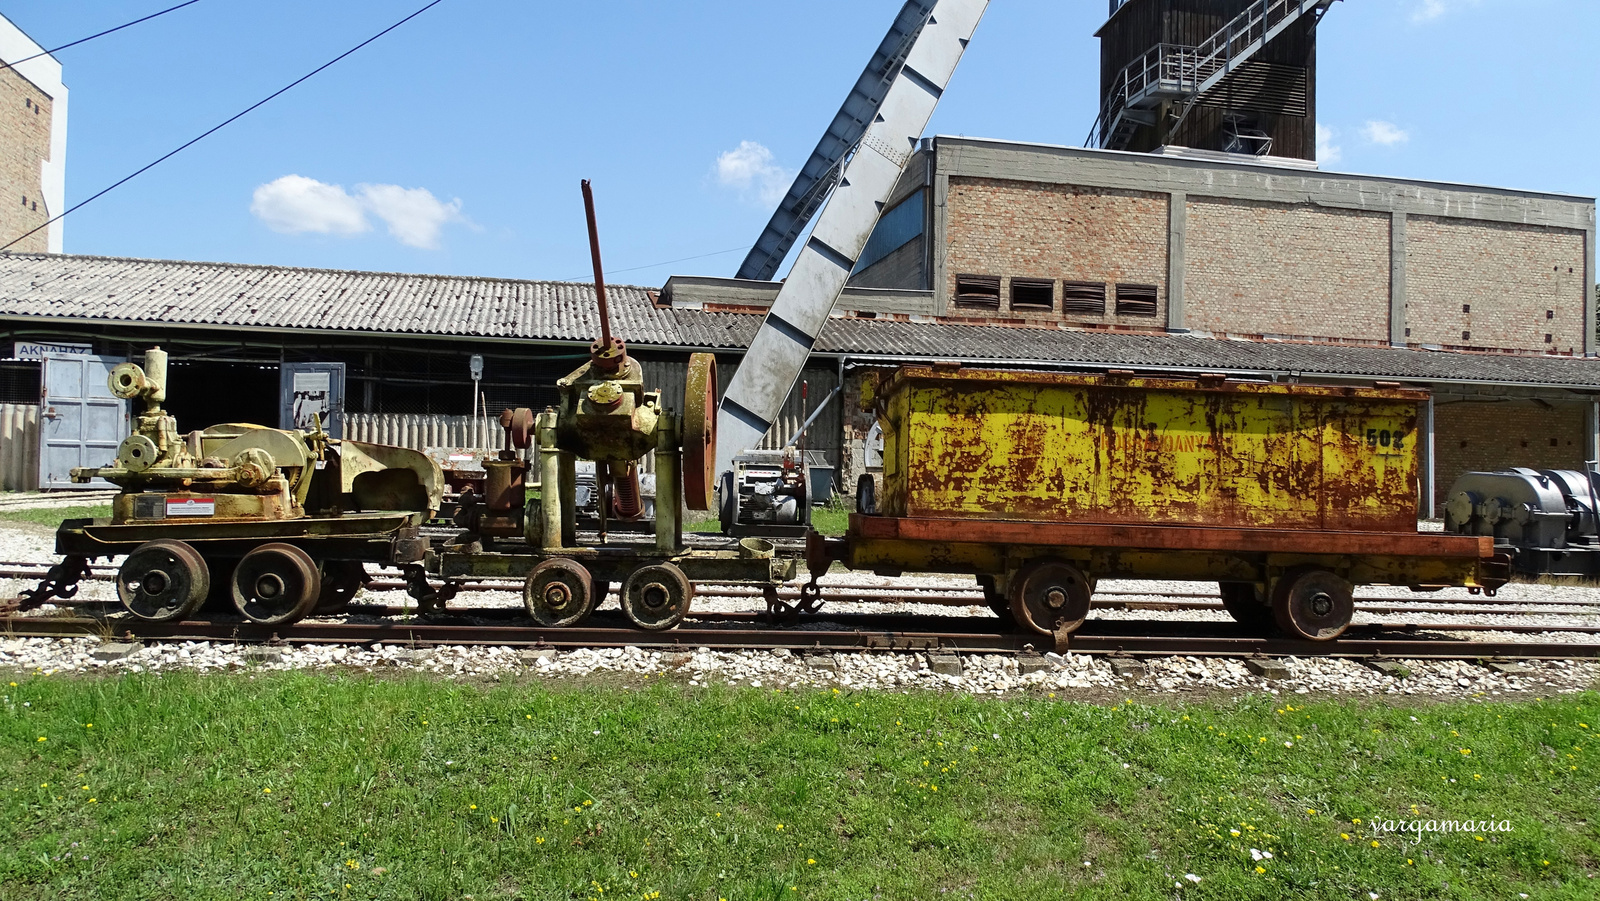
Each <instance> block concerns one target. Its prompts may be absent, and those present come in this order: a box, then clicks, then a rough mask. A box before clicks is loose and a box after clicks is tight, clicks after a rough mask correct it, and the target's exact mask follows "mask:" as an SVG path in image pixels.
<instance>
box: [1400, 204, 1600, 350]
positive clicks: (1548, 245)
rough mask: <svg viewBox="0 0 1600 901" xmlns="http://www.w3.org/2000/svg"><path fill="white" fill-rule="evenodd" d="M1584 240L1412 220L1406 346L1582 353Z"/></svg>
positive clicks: (1528, 229)
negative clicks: (1430, 345) (1440, 345)
mask: <svg viewBox="0 0 1600 901" xmlns="http://www.w3.org/2000/svg"><path fill="white" fill-rule="evenodd" d="M1583 240H1584V238H1583V233H1581V232H1577V231H1569V230H1567V229H1557V228H1546V227H1541V226H1534V225H1512V224H1501V223H1496V222H1479V221H1462V220H1459V219H1440V218H1434V217H1431V216H1413V217H1411V218H1410V219H1409V220H1408V221H1407V223H1406V325H1407V328H1409V329H1410V335H1409V336H1408V339H1407V340H1408V343H1414V344H1442V345H1447V346H1453V347H1488V348H1498V349H1504V350H1532V351H1556V352H1559V353H1573V352H1577V353H1582V352H1583V328H1584V326H1583V293H1584V271H1583V264H1582V262H1581V261H1582V260H1583V257H1584V247H1583ZM1575 261H1576V265H1575ZM1547 335H1548V336H1549V339H1548V340H1546V336H1547Z"/></svg>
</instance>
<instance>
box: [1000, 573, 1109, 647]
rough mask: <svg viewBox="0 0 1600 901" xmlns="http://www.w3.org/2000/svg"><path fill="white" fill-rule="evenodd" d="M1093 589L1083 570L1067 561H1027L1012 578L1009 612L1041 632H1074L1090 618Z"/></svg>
mask: <svg viewBox="0 0 1600 901" xmlns="http://www.w3.org/2000/svg"><path fill="white" fill-rule="evenodd" d="M1093 593H1094V589H1093V588H1092V587H1091V586H1090V585H1089V580H1088V579H1087V578H1086V577H1085V576H1084V574H1083V572H1082V571H1081V570H1079V569H1078V568H1077V567H1075V566H1073V565H1072V564H1070V563H1063V562H1060V561H1057V560H1045V561H1039V562H1035V563H1030V564H1028V565H1027V566H1024V567H1023V568H1022V570H1021V571H1020V572H1018V573H1017V575H1016V577H1015V578H1013V579H1012V580H1011V590H1010V592H1009V595H1010V601H1011V615H1012V616H1014V617H1016V619H1017V622H1019V623H1021V624H1022V625H1024V626H1026V627H1028V628H1029V629H1032V630H1033V631H1035V632H1038V633H1040V634H1041V635H1054V634H1056V633H1057V632H1068V633H1071V632H1076V631H1077V630H1078V627H1079V626H1082V625H1083V621H1084V620H1086V619H1088V618H1089V599H1090V595H1092V594H1093Z"/></svg>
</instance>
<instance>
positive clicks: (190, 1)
mask: <svg viewBox="0 0 1600 901" xmlns="http://www.w3.org/2000/svg"><path fill="white" fill-rule="evenodd" d="M199 2H200V0H185V2H183V3H179V4H178V5H177V6H171V7H168V8H166V9H164V10H162V11H161V12H158V13H151V14H150V15H148V16H145V17H144V18H142V19H134V20H133V21H132V22H127V23H124V24H122V25H118V26H117V27H116V28H107V29H106V30H105V31H102V32H100V33H99V34H91V35H89V36H88V37H86V38H78V39H77V40H76V41H72V42H71V43H68V44H62V45H61V46H60V47H53V48H51V49H49V50H42V51H40V52H38V53H35V54H34V55H32V56H24V57H23V58H22V59H19V60H17V61H16V62H11V63H8V62H0V71H4V70H6V69H15V68H16V67H17V66H20V65H22V64H23V63H25V62H27V61H29V60H34V59H38V58H39V57H41V56H49V55H51V54H53V53H57V52H59V51H62V50H65V49H67V48H68V47H76V46H78V45H79V44H87V43H88V42H90V41H92V40H94V39H95V38H103V37H105V36H106V35H108V34H111V33H112V32H114V31H121V30H122V29H124V28H131V27H133V26H134V25H138V24H139V23H140V22H148V21H150V20H151V19H154V18H157V17H158V16H164V15H166V14H167V13H170V12H176V11H177V10H180V9H183V8H184V7H185V6H193V5H195V4H196V3H199Z"/></svg>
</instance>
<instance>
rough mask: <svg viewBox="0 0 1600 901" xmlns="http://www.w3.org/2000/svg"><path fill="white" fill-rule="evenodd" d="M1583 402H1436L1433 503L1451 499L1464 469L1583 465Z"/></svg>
mask: <svg viewBox="0 0 1600 901" xmlns="http://www.w3.org/2000/svg"><path fill="white" fill-rule="evenodd" d="M1586 407H1587V404H1582V403H1559V402H1558V403H1546V404H1543V405H1541V404H1540V403H1538V402H1535V401H1532V400H1523V399H1517V400H1507V401H1499V402H1481V401H1448V400H1437V401H1435V402H1434V408H1433V434H1434V441H1435V444H1436V447H1437V450H1436V451H1435V454H1434V501H1435V503H1437V504H1440V505H1441V506H1442V505H1443V504H1444V503H1445V502H1446V501H1448V500H1449V499H1450V486H1451V485H1452V484H1453V483H1454V482H1455V480H1456V478H1457V477H1458V476H1460V475H1461V474H1462V473H1464V472H1492V471H1494V470H1497V469H1507V468H1510V467H1512V466H1527V467H1530V468H1532V469H1578V470H1581V469H1583V466H1584V457H1585V456H1586V455H1587V454H1588V438H1587V436H1586V435H1585V434H1584V431H1585V430H1586V429H1587V428H1588V410H1587V409H1586Z"/></svg>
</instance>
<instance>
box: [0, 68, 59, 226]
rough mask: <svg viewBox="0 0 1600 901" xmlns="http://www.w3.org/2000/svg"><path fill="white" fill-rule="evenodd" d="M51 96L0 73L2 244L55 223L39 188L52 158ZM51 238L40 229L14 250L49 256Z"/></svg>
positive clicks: (14, 75)
mask: <svg viewBox="0 0 1600 901" xmlns="http://www.w3.org/2000/svg"><path fill="white" fill-rule="evenodd" d="M50 114H51V103H50V98H49V97H47V96H46V95H45V94H44V92H42V91H40V90H39V89H38V88H36V87H34V86H33V83H32V82H30V81H28V80H27V79H26V78H23V77H22V76H21V75H18V74H17V73H16V71H15V70H12V69H4V70H0V244H5V243H7V242H9V241H10V240H11V239H13V238H15V237H17V236H18V235H21V234H23V233H25V232H27V231H29V230H31V229H34V228H38V227H39V226H41V225H43V224H44V223H45V222H46V221H48V220H49V219H50V216H51V214H52V212H51V210H50V209H49V208H48V207H47V206H46V205H45V202H44V198H43V197H41V196H40V194H42V193H43V191H42V190H41V188H40V186H39V171H40V165H41V164H42V163H43V162H44V161H45V160H46V159H48V158H49V156H50ZM49 249H50V236H49V234H48V233H47V232H44V231H40V232H39V233H38V234H36V235H33V236H32V237H30V238H28V239H27V240H25V241H22V242H20V243H18V244H17V245H16V246H14V247H12V248H11V250H12V251H13V252H18V253H44V252H46V251H48V250H49Z"/></svg>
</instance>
